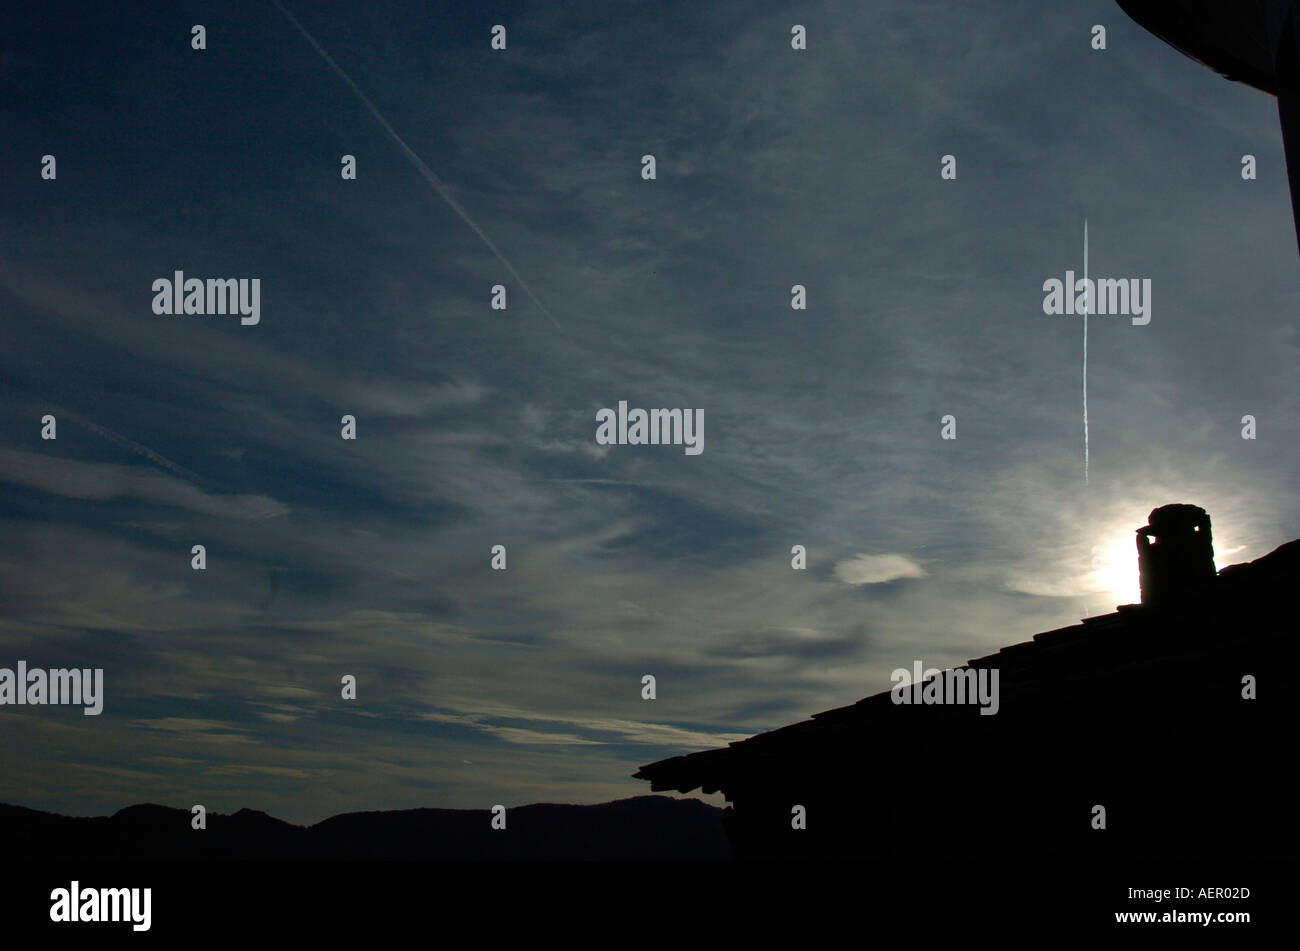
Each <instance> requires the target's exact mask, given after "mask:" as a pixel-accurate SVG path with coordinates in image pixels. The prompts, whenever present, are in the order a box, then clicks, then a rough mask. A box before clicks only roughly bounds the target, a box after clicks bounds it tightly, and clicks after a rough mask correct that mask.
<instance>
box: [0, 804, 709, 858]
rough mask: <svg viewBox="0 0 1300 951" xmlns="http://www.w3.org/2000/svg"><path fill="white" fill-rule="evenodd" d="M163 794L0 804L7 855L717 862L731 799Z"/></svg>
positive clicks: (1, 831)
mask: <svg viewBox="0 0 1300 951" xmlns="http://www.w3.org/2000/svg"><path fill="white" fill-rule="evenodd" d="M206 819H207V828H206V829H202V830H196V829H193V828H191V820H192V815H191V813H190V811H189V810H188V809H178V808H173V807H170V806H163V805H159V804H157V803H137V804H134V805H130V806H126V807H124V808H122V809H119V810H118V811H117V812H115V813H113V814H112V815H111V816H65V815H61V814H58V813H53V812H45V811H42V810H38V809H31V808H28V807H26V806H18V805H10V804H3V803H0V841H4V842H5V843H6V846H7V847H6V849H5V859H6V860H7V861H21V862H45V861H49V862H54V861H68V860H71V859H75V860H77V861H88V862H94V861H250V860H251V861H529V860H532V861H586V860H591V861H615V860H629V861H647V860H649V861H654V860H664V861H720V860H725V859H727V858H728V857H729V848H728V845H727V841H726V836H725V834H724V831H723V827H722V810H721V809H719V808H717V807H716V806H711V805H709V804H708V803H705V802H702V801H700V800H698V799H679V798H675V797H670V796H634V797H630V798H627V799H618V800H614V801H611V802H605V803H597V804H594V805H568V804H562V803H533V804H530V805H525V806H515V807H512V808H509V809H507V811H506V828H505V829H504V830H497V829H493V828H492V826H491V812H490V811H489V810H487V809H440V808H420V809H400V810H387V811H363V812H347V813H340V814H338V815H335V816H330V817H328V818H326V819H322V820H321V821H319V822H316V823H313V824H311V825H305V826H303V825H295V824H293V823H290V822H286V821H284V820H282V819H277V818H276V817H274V816H271V815H268V814H267V813H265V812H261V811H258V810H254V809H247V808H245V809H240V810H238V811H237V812H235V813H232V814H225V813H217V812H208V813H207V816H206Z"/></svg>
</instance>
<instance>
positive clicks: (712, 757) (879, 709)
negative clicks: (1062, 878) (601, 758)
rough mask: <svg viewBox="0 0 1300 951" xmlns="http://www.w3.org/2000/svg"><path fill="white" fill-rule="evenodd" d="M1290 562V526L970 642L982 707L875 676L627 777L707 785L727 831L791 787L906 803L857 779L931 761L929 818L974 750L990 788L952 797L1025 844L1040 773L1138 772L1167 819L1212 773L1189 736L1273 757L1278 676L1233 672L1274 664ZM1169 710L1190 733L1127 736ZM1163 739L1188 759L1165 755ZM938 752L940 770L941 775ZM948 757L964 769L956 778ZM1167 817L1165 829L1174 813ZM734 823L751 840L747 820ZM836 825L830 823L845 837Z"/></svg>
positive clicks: (1297, 571) (1289, 628) (1085, 790)
mask: <svg viewBox="0 0 1300 951" xmlns="http://www.w3.org/2000/svg"><path fill="white" fill-rule="evenodd" d="M1167 508H1171V509H1172V508H1173V507H1167ZM1157 512H1160V510H1157ZM1152 514H1153V516H1156V515H1157V513H1152ZM1157 521H1158V518H1156V519H1153V523H1155V522H1157ZM1149 528H1150V526H1144V529H1139V533H1141V532H1143V531H1144V530H1148V531H1149ZM1206 529H1207V530H1208V520H1207V523H1206ZM1170 554H1176V553H1170ZM1172 561H1173V562H1177V563H1180V564H1181V565H1183V566H1186V565H1188V564H1192V566H1193V567H1192V568H1188V569H1187V570H1189V571H1193V570H1195V569H1197V568H1201V567H1203V563H1201V562H1198V561H1197V560H1196V559H1186V558H1175V559H1172ZM1211 570H1212V567H1211ZM1298 576H1300V540H1296V541H1292V542H1289V543H1287V544H1285V545H1282V546H1281V547H1279V548H1278V549H1276V550H1275V551H1273V552H1271V553H1270V554H1268V555H1265V556H1263V557H1261V558H1259V559H1256V560H1255V561H1252V562H1249V563H1245V564H1239V565H1232V566H1230V567H1227V568H1224V569H1223V570H1222V571H1219V572H1218V573H1217V575H1215V576H1214V577H1213V579H1212V582H1211V583H1209V584H1205V583H1198V584H1197V585H1195V586H1193V587H1190V588H1188V589H1187V590H1186V591H1185V592H1184V593H1183V595H1182V596H1181V597H1179V598H1176V599H1172V598H1168V597H1166V598H1164V599H1162V600H1160V601H1158V602H1155V603H1149V604H1131V605H1122V606H1120V607H1119V608H1118V609H1117V610H1116V611H1115V612H1113V613H1110V614H1105V615H1100V616H1096V617H1089V618H1085V619H1083V620H1082V621H1081V622H1080V623H1078V624H1073V625H1070V626H1068V627H1062V628H1058V629H1056V630H1051V631H1044V632H1042V633H1040V634H1037V635H1035V636H1034V637H1033V638H1032V639H1030V640H1028V641H1024V642H1022V643H1018V644H1012V645H1010V646H1008V647H1004V648H1002V649H1001V650H998V651H996V652H995V653H993V654H989V655H987V656H984V657H978V658H975V659H973V660H971V661H970V662H969V663H968V664H967V665H965V667H967V668H970V669H973V670H975V671H979V670H981V669H997V670H998V671H999V676H1000V686H999V693H1000V709H999V710H998V712H997V714H996V715H992V716H981V715H980V714H979V707H978V706H977V705H974V704H942V703H941V704H935V705H916V704H911V705H907V704H900V703H896V702H895V701H894V698H893V697H891V691H890V690H885V691H882V692H880V693H876V694H873V695H871V696H869V697H866V698H864V699H862V700H859V701H858V702H857V703H854V704H851V705H849V706H845V707H839V708H836V709H833V710H827V711H824V712H822V713H817V714H813V715H812V717H811V718H810V719H807V720H804V721H802V722H799V723H795V724H792V725H790V726H786V727H782V728H780V729H776V730H772V731H769V732H766V733H761V734H758V735H756V736H753V737H750V738H748V739H745V740H739V741H737V742H734V743H731V744H730V745H729V746H727V747H724V748H720V749H712V750H705V751H702V752H697V753H691V754H688V755H683V756H674V757H671V758H669V759H665V760H660V761H658V762H655V763H650V764H648V765H646V766H643V767H641V769H640V770H639V771H638V772H637V773H635V774H634V775H635V778H637V779H642V780H647V781H649V782H650V784H651V788H652V790H655V791H660V790H675V791H677V792H681V793H689V792H693V791H694V790H697V789H698V790H700V791H702V792H704V793H713V792H718V791H721V792H722V793H723V794H724V795H725V796H726V798H727V799H728V800H730V801H731V802H732V803H733V805H734V808H735V810H736V811H737V812H738V813H739V814H738V815H734V816H731V817H730V822H731V829H730V831H731V832H732V837H733V845H742V844H743V840H744V839H745V838H746V833H745V831H744V830H745V828H746V827H747V826H752V824H753V823H754V822H756V821H758V817H757V816H756V813H758V812H767V813H769V814H768V815H766V816H765V817H762V821H763V822H765V823H768V824H769V826H771V827H772V828H775V827H777V825H780V824H782V823H783V824H784V826H785V827H788V826H789V817H790V808H791V805H792V804H795V803H799V804H802V803H806V802H808V801H813V800H817V801H823V802H837V803H840V804H843V803H845V802H857V803H860V802H861V801H862V800H863V798H864V797H865V798H867V799H870V800H871V801H872V802H873V803H874V804H875V805H876V807H883V808H886V809H892V810H894V813H897V811H898V810H899V809H901V810H903V811H906V810H907V809H908V808H910V806H909V804H908V803H907V802H906V801H905V800H906V797H905V796H903V795H893V794H890V793H888V792H885V791H881V790H879V789H877V790H876V791H873V792H870V793H869V794H868V792H867V790H870V789H871V788H872V785H873V784H875V785H877V786H878V784H879V783H880V782H881V779H882V777H883V776H888V775H890V774H893V775H899V774H900V773H910V774H911V776H912V777H913V781H916V782H923V781H924V780H923V779H921V778H920V777H923V776H925V775H930V776H931V777H932V782H931V787H932V793H933V796H934V797H937V798H932V799H931V800H930V802H929V807H928V808H929V811H928V812H925V813H924V814H923V815H920V816H919V818H921V819H924V820H925V821H927V822H928V821H930V819H933V816H934V813H935V810H938V811H944V810H947V809H949V808H950V807H952V806H954V805H957V804H960V803H961V801H962V800H966V799H971V797H970V795H969V791H970V789H971V788H972V785H973V784H972V783H970V782H968V781H966V780H968V779H973V778H974V775H976V774H984V773H985V767H986V766H987V767H988V768H989V769H990V770H992V772H991V773H988V774H987V775H988V776H990V777H991V778H988V779H987V784H988V785H989V787H990V788H989V789H988V790H987V791H986V793H985V794H984V795H983V796H976V797H974V799H973V800H971V802H969V803H967V807H966V808H963V809H959V810H958V811H961V812H963V814H965V815H968V816H969V815H971V814H972V813H973V812H978V808H977V807H976V806H975V805H974V802H976V801H978V802H983V803H985V804H987V805H989V806H990V809H991V814H996V815H997V816H998V818H997V820H996V821H994V820H993V819H989V824H990V828H993V827H996V828H997V830H998V832H997V834H999V835H1004V834H1008V832H1007V829H1008V826H1015V825H1016V824H1017V821H1020V826H1021V828H1020V830H1019V831H1020V834H1021V836H1022V838H1023V839H1024V840H1025V841H1026V842H1027V841H1028V840H1029V839H1030V838H1032V837H1033V836H1034V835H1036V834H1037V833H1036V832H1035V831H1034V829H1033V828H1031V826H1032V825H1034V824H1035V823H1037V824H1039V825H1040V826H1041V825H1042V824H1043V823H1047V825H1048V826H1051V820H1052V818H1053V815H1052V810H1053V809H1054V808H1055V807H1054V806H1052V805H1050V800H1051V796H1050V795H1049V794H1048V792H1047V790H1049V789H1055V790H1057V791H1058V792H1060V794H1061V795H1062V796H1067V795H1073V794H1074V792H1071V790H1073V791H1075V792H1077V794H1078V795H1079V796H1081V797H1082V799H1083V800H1088V801H1091V800H1093V799H1097V798H1098V797H1099V796H1100V795H1101V794H1100V793H1094V792H1093V791H1092V790H1093V788H1094V787H1097V788H1101V787H1105V788H1107V789H1111V790H1115V789H1119V788H1122V787H1123V788H1125V791H1124V792H1123V793H1122V794H1120V793H1117V794H1116V795H1117V796H1118V797H1119V798H1118V799H1115V801H1120V800H1123V799H1124V797H1125V796H1128V797H1129V798H1130V799H1132V798H1133V797H1134V796H1136V795H1137V794H1138V790H1139V787H1145V791H1144V794H1146V795H1148V796H1149V797H1152V798H1153V803H1149V804H1148V805H1147V806H1146V807H1144V808H1146V809H1147V811H1148V813H1151V814H1153V813H1152V810H1155V809H1156V808H1157V806H1156V805H1155V804H1154V802H1156V801H1159V800H1161V799H1162V798H1163V799H1164V800H1165V805H1166V806H1167V807H1169V808H1167V809H1166V810H1165V811H1166V813H1167V815H1165V816H1164V818H1165V819H1167V820H1168V821H1169V822H1171V823H1172V822H1174V818H1173V817H1176V816H1179V815H1184V811H1183V810H1182V806H1186V807H1187V808H1189V809H1190V808H1192V804H1191V802H1190V800H1189V801H1188V802H1186V803H1183V802H1182V800H1181V799H1179V797H1180V796H1182V793H1180V792H1179V784H1182V785H1183V786H1186V787H1188V788H1189V789H1190V788H1197V787H1199V788H1200V789H1201V790H1202V791H1205V792H1212V791H1214V790H1215V789H1218V788H1219V781H1218V780H1217V779H1214V778H1213V777H1210V778H1206V777H1205V776H1203V775H1202V773H1203V772H1204V770H1203V769H1202V768H1199V767H1198V766H1197V764H1198V763H1199V764H1200V767H1204V766H1205V765H1206V764H1205V759H1204V753H1205V751H1204V749H1200V752H1199V754H1198V752H1197V751H1198V744H1199V743H1201V742H1203V741H1208V742H1220V743H1223V744H1228V745H1232V746H1233V747H1234V750H1235V751H1236V752H1237V753H1238V754H1239V755H1240V757H1241V758H1242V761H1246V758H1249V757H1251V756H1252V755H1254V756H1256V757H1257V758H1258V757H1265V758H1268V757H1272V758H1273V759H1276V755H1275V751H1273V750H1272V747H1271V746H1270V743H1271V742H1272V740H1273V734H1272V733H1270V730H1271V729H1272V727H1273V726H1275V723H1274V721H1271V720H1268V719H1267V717H1268V716H1270V715H1271V711H1274V710H1277V709H1278V708H1277V706H1276V704H1277V689H1278V688H1277V685H1276V683H1271V684H1270V685H1269V686H1268V687H1267V688H1261V689H1263V690H1265V692H1266V693H1268V694H1270V695H1271V696H1272V698H1273V700H1272V702H1270V703H1263V704H1261V703H1260V702H1259V701H1251V702H1247V701H1246V700H1244V699H1243V683H1244V680H1243V678H1244V677H1246V676H1248V675H1249V676H1250V677H1251V678H1258V679H1260V680H1263V679H1266V675H1268V674H1271V673H1274V672H1276V671H1277V670H1278V669H1279V667H1278V665H1279V664H1280V663H1281V652H1282V651H1283V649H1284V648H1286V646H1287V644H1288V643H1289V639H1290V638H1292V637H1293V636H1294V634H1293V631H1294V627H1295V621H1294V617H1295V614H1294V609H1293V601H1294V592H1295V590H1296V580H1297V577H1298ZM1143 580H1144V583H1146V582H1149V581H1150V579H1147V578H1144V579H1143ZM1144 587H1154V586H1153V585H1148V584H1144ZM1171 719H1172V720H1175V721H1177V722H1179V723H1180V724H1181V725H1182V726H1183V727H1185V728H1186V731H1188V732H1187V734H1186V735H1184V734H1183V733H1181V732H1179V733H1175V734H1173V735H1170V736H1168V737H1166V739H1165V741H1164V743H1163V745H1162V746H1161V747H1160V748H1158V750H1157V753H1156V755H1154V756H1153V755H1151V753H1150V751H1146V752H1144V751H1143V749H1142V748H1141V747H1140V746H1138V747H1134V748H1133V749H1129V748H1128V746H1126V744H1132V740H1133V738H1134V737H1137V736H1140V735H1143V734H1142V733H1141V731H1142V730H1143V729H1144V728H1145V726H1146V725H1147V724H1167V723H1169V722H1171ZM1178 755H1185V757H1186V759H1187V761H1186V762H1183V761H1177V760H1176V757H1177V756H1178ZM1224 755H1226V754H1224ZM882 760H883V762H882ZM945 762H947V763H949V764H950V765H951V766H952V769H953V775H950V776H948V777H947V778H946V779H945V778H944V775H943V767H942V765H941V764H942V763H945ZM957 764H960V769H965V770H968V771H970V772H971V775H969V776H967V777H966V779H963V778H962V774H961V773H960V772H959V767H958V765H957ZM1085 775H1086V776H1087V777H1091V778H1084V777H1085ZM1126 783H1127V784H1128V786H1127V787H1124V784H1126ZM1053 784H1055V785H1053ZM1254 785H1255V786H1256V787H1257V786H1258V785H1259V784H1254ZM1027 790H1036V791H1041V792H1042V793H1043V794H1042V795H1041V796H1040V795H1038V793H1037V792H1036V793H1035V803H1034V804H1033V805H1032V806H1030V807H1028V811H1027V812H1024V813H1023V814H1017V813H1015V812H1014V811H1013V812H1008V811H1006V810H1005V809H1003V808H1002V803H1001V802H999V797H1000V798H1001V799H1006V798H1008V797H1014V796H1016V795H1018V794H1023V793H1024V792H1025V791H1027ZM1255 796H1256V798H1255V803H1256V806H1257V807H1258V806H1260V805H1263V804H1264V800H1263V799H1260V798H1259V797H1258V790H1257V789H1256V793H1255ZM1264 799H1267V796H1265V797H1264ZM1174 800H1178V802H1177V803H1174ZM1081 801H1082V800H1081ZM882 804H883V806H882ZM1171 804H1172V805H1171ZM1061 808H1067V807H1065V806H1062V807H1061ZM1068 808H1074V807H1073V806H1070V807H1068ZM729 811H730V810H729ZM923 812H924V810H923ZM1130 812H1132V810H1130ZM894 813H891V814H894ZM741 820H744V821H743V822H742V821H741ZM773 824H775V825H773ZM876 824H877V825H878V824H879V823H878V822H877V823H876ZM1175 824H1176V823H1175ZM1148 825H1152V823H1148ZM810 828H811V827H810ZM750 831H751V833H752V829H751V830H750ZM841 832H843V829H841ZM1166 832H1168V833H1169V834H1170V835H1175V834H1176V829H1175V828H1174V827H1173V826H1170V827H1169V828H1167V829H1166ZM769 833H770V829H769ZM738 835H739V839H740V840H741V841H738V839H737V836H738ZM765 835H766V837H767V838H770V834H765ZM808 838H809V837H807V836H805V837H804V839H805V840H807V839H808ZM1048 838H1050V836H1048ZM748 839H749V840H750V842H751V844H752V841H753V839H754V836H753V835H752V834H749V835H748ZM852 839H853V837H852V836H851V835H849V836H847V838H845V837H844V836H843V835H841V840H842V842H843V843H848V842H849V841H850V840H852ZM768 844H769V845H770V842H769V843H768ZM859 844H861V843H859ZM841 848H842V850H844V851H847V850H850V845H848V844H842V845H838V844H834V843H833V841H832V840H824V841H823V842H822V851H826V850H829V851H832V852H833V851H836V850H837V849H841ZM740 851H741V853H742V854H744V853H745V852H746V851H747V852H749V853H751V854H753V853H755V852H756V851H757V852H758V853H760V854H762V853H764V850H762V849H760V850H755V849H752V848H751V849H747V850H746V849H741V850H740ZM769 851H770V850H769ZM776 851H777V852H778V853H780V852H781V851H782V849H777V850H776ZM811 851H813V852H817V851H818V850H817V849H812V850H811Z"/></svg>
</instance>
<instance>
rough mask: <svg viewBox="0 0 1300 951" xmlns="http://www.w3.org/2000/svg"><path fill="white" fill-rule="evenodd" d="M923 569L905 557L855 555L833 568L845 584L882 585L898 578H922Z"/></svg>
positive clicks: (923, 575)
mask: <svg viewBox="0 0 1300 951" xmlns="http://www.w3.org/2000/svg"><path fill="white" fill-rule="evenodd" d="M925 576H926V575H925V569H924V568H922V567H921V566H920V565H918V564H917V563H916V562H915V561H913V560H912V559H911V558H908V557H907V556H906V555H855V556H854V557H852V558H846V559H844V560H843V561H841V562H840V563H839V564H837V565H836V566H835V577H836V578H838V579H840V580H841V581H843V582H844V583H845V584H853V585H861V584H884V583H885V582H887V581H897V580H898V579H899V578H924V577H925Z"/></svg>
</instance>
